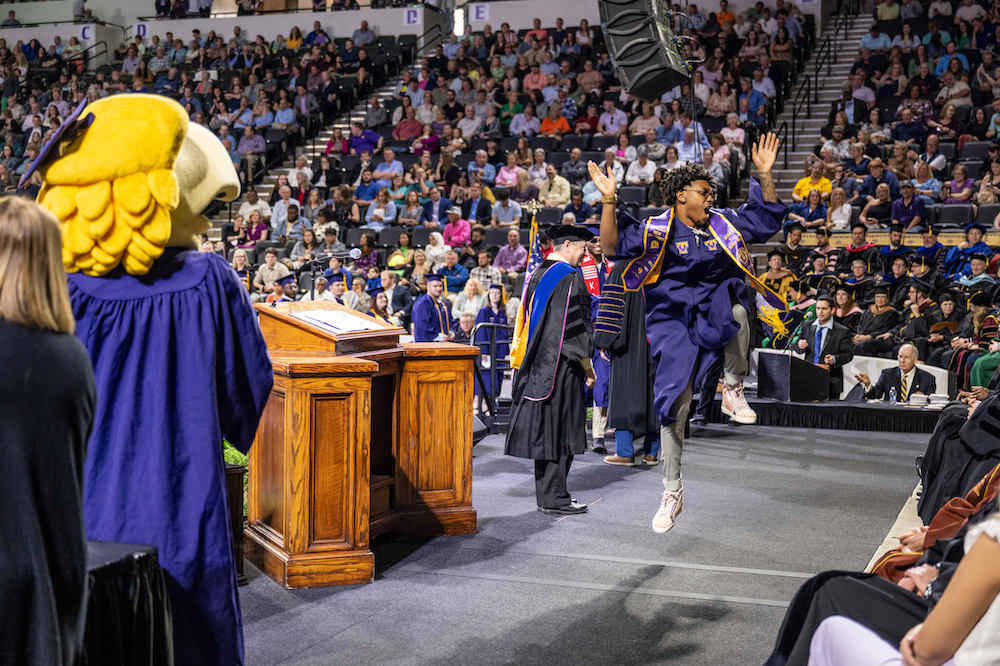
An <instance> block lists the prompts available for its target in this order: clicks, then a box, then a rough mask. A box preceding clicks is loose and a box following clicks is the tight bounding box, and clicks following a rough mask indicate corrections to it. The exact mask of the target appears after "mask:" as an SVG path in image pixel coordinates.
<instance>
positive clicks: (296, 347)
mask: <svg viewBox="0 0 1000 666" xmlns="http://www.w3.org/2000/svg"><path fill="white" fill-rule="evenodd" d="M255 307H256V308H257V313H258V315H259V316H260V328H261V331H262V332H263V334H264V339H265V340H266V341H267V347H268V349H269V350H271V351H272V352H285V351H292V352H323V353H326V354H331V353H333V354H338V355H340V354H354V353H358V352H365V351H373V350H378V349H389V348H393V347H397V346H398V345H399V336H401V335H405V334H406V331H404V330H403V329H402V328H399V327H398V326H394V325H393V324H389V323H386V322H384V321H380V320H378V319H375V318H374V317H369V316H368V315H366V314H363V313H360V312H358V311H357V310H354V309H352V308H348V307H345V306H343V305H339V304H337V303H333V302H331V301H315V302H304V303H258V304H256V305H255Z"/></svg>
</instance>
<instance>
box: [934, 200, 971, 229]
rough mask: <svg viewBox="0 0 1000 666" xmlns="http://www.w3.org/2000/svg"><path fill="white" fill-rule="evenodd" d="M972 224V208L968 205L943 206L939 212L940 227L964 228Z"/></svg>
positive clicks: (938, 222)
mask: <svg viewBox="0 0 1000 666" xmlns="http://www.w3.org/2000/svg"><path fill="white" fill-rule="evenodd" d="M971 223H972V206H969V205H966V204H948V205H945V206H941V210H940V211H939V212H938V218H937V224H938V225H939V226H950V227H964V226H965V225H967V224H971Z"/></svg>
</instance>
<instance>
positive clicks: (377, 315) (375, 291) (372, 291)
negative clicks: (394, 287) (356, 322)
mask: <svg viewBox="0 0 1000 666" xmlns="http://www.w3.org/2000/svg"><path fill="white" fill-rule="evenodd" d="M365 292H366V293H367V294H368V296H369V297H370V298H371V299H372V304H371V307H369V308H368V311H367V312H365V314H366V315H368V316H369V317H371V318H372V319H378V320H380V321H384V322H385V323H387V324H391V323H392V322H391V321H390V320H389V317H388V315H386V314H384V313H382V312H378V311H377V310H376V309H375V297H376V296H378V295H379V294H384V293H385V289H383V288H382V285H381V284H379V286H377V287H373V288H369V289H366V290H365Z"/></svg>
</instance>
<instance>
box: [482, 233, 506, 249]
mask: <svg viewBox="0 0 1000 666" xmlns="http://www.w3.org/2000/svg"><path fill="white" fill-rule="evenodd" d="M509 231H510V229H506V228H498V229H493V228H490V229H487V230H486V244H487V245H495V246H497V247H499V246H502V245H506V244H507V233H508V232H509Z"/></svg>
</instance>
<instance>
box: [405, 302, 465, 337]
mask: <svg viewBox="0 0 1000 666" xmlns="http://www.w3.org/2000/svg"><path fill="white" fill-rule="evenodd" d="M411 318H412V320H413V341H414V342H440V341H441V340H444V339H445V338H447V337H448V333H450V332H451V329H452V327H453V326H454V321H453V320H452V318H451V308H449V307H448V306H447V305H445V304H444V303H442V302H441V301H440V300H439V299H436V298H434V297H433V296H431V295H430V294H424V295H423V296H421V297H420V298H418V299H417V300H416V302H415V303H414V304H413V310H412V314H411Z"/></svg>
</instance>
